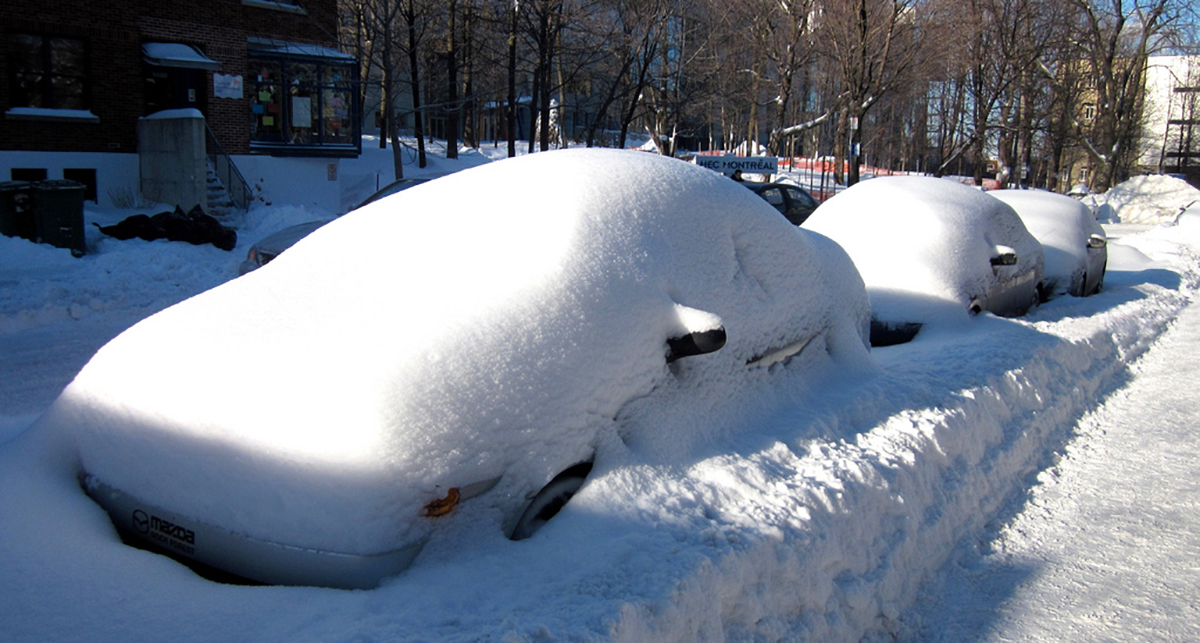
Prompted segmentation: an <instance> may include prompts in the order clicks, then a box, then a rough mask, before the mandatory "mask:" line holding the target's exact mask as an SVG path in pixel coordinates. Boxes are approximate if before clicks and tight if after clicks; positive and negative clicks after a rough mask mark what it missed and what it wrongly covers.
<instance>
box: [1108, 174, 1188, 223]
mask: <svg viewBox="0 0 1200 643" xmlns="http://www.w3.org/2000/svg"><path fill="white" fill-rule="evenodd" d="M1198 201H1200V190H1197V189H1196V188H1194V187H1192V186H1191V184H1189V183H1188V182H1187V181H1184V180H1183V179H1177V178H1175V177H1173V176H1167V175H1165V174H1147V175H1145V176H1135V177H1133V178H1132V179H1129V180H1128V181H1125V182H1124V183H1121V184H1119V185H1116V186H1113V187H1112V188H1111V189H1110V190H1109V191H1108V192H1105V193H1104V194H1101V195H1097V196H1092V197H1088V202H1089V203H1090V204H1091V205H1092V207H1093V209H1095V210H1096V211H1097V212H1098V213H1100V217H1099V218H1100V220H1101V221H1109V222H1113V223H1116V222H1121V223H1151V224H1153V223H1167V222H1171V221H1174V220H1175V217H1177V216H1179V213H1180V212H1182V211H1183V210H1185V209H1187V208H1188V207H1189V206H1191V205H1193V204H1195V203H1196V202H1198Z"/></svg>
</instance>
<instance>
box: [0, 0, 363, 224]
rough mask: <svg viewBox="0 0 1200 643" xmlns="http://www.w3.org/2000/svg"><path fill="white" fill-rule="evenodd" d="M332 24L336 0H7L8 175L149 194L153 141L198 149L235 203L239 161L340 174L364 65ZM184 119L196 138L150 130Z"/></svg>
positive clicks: (352, 140)
mask: <svg viewBox="0 0 1200 643" xmlns="http://www.w3.org/2000/svg"><path fill="white" fill-rule="evenodd" d="M336 33H337V0H173V1H171V2H160V1H157V0H121V1H116V0H92V1H89V2H84V1H82V0H10V1H9V2H7V3H6V5H5V9H4V20H3V22H2V23H0V37H2V38H3V40H4V42H3V44H2V45H0V76H3V77H4V81H3V82H0V181H7V180H31V179H43V178H47V179H58V178H68V179H75V180H79V181H82V182H84V183H85V184H87V185H88V190H89V196H90V197H91V198H93V199H96V200H97V201H100V202H105V203H111V202H113V201H114V200H121V199H118V198H117V197H118V196H119V195H122V194H123V195H125V196H126V197H128V196H129V192H131V191H132V192H141V193H144V192H145V191H146V190H147V189H148V185H149V184H148V183H147V181H148V178H147V176H146V175H147V173H149V174H151V177H150V178H149V181H150V183H154V182H155V181H158V183H157V184H156V185H158V187H162V186H164V185H167V183H169V182H170V181H169V180H168V179H173V178H174V177H163V176H158V177H156V176H154V174H155V172H156V171H158V172H160V173H161V171H162V170H161V168H160V167H159V165H158V164H157V162H155V163H149V164H148V163H147V159H146V158H145V157H146V153H147V151H148V150H147V149H146V148H147V146H148V145H158V147H160V148H161V147H163V146H164V145H165V146H166V147H172V146H174V145H176V144H179V145H184V144H186V145H191V146H193V147H195V146H197V145H198V146H200V147H202V148H203V149H201V150H195V149H192V150H186V151H183V152H181V153H183V155H184V156H187V154H191V153H195V152H199V155H200V156H201V157H203V156H206V157H207V158H208V160H209V162H210V164H211V166H210V171H211V170H216V174H218V175H219V177H218V178H219V180H220V181H222V182H225V183H226V185H225V186H224V187H225V188H227V190H228V191H229V192H230V193H233V194H232V196H234V198H235V200H238V199H241V200H243V201H244V200H245V198H246V197H247V195H246V194H241V193H239V190H241V191H243V192H244V191H245V188H244V187H243V188H237V187H235V186H233V185H229V184H228V183H229V182H231V181H233V182H236V181H237V180H238V179H237V178H236V177H234V176H233V175H234V174H236V172H231V171H230V170H229V168H228V165H229V159H230V158H241V159H246V158H248V157H253V156H255V155H260V156H276V157H277V156H290V157H300V158H310V159H334V162H333V164H332V165H331V164H329V163H328V162H325V163H324V164H316V165H317V166H316V167H314V170H313V173H314V175H320V176H321V177H322V178H324V176H325V175H328V176H329V177H331V179H330V180H332V178H333V177H336V175H337V171H336V170H337V168H336V159H338V158H347V157H356V156H357V155H358V154H359V152H360V146H361V131H362V123H361V110H360V109H359V106H358V104H357V103H358V91H357V88H358V73H359V72H358V64H357V62H356V61H355V59H354V57H353V56H350V55H347V54H344V53H341V52H339V51H338V49H337V40H336ZM176 110H178V111H176ZM151 114H157V116H156V118H155V119H144V118H143V117H146V116H149V115H151ZM200 116H202V117H203V118H202V119H200V118H198V117H200ZM176 117H177V118H178V119H179V120H180V122H182V123H183V124H184V125H185V126H187V127H186V128H185V129H187V131H188V132H191V131H192V130H195V131H196V132H199V134H198V135H197V136H198V137H199V139H200V140H199V142H198V143H197V142H196V141H194V140H190V139H189V140H187V141H185V140H184V139H185V138H187V137H175V136H174V135H172V136H171V137H168V138H167V139H166V140H165V141H164V140H163V139H162V137H161V136H159V137H158V138H157V139H155V137H154V136H153V135H148V134H147V132H151V134H153V132H154V131H155V128H157V127H158V125H157V124H156V122H157V121H160V120H162V121H170V120H172V119H174V118H176ZM172 131H174V130H172ZM156 140H157V143H156V142H155V141H156ZM153 151H154V152H155V153H157V154H159V156H157V157H155V158H162V156H161V155H162V154H164V153H171V152H174V151H178V150H164V149H156V150H153ZM139 156H141V157H143V158H140V159H139ZM187 162H188V161H187V160H186V159H184V164H185V165H186V163H187ZM239 163H241V164H245V161H241V162H239V161H235V162H234V165H237V164H239ZM213 166H215V167H213ZM171 171H172V172H176V173H177V168H175V166H172V169H171ZM209 180H210V181H211V172H210V179H209ZM301 180H302V179H301ZM163 194H166V193H163ZM153 196H154V197H155V198H158V197H160V196H161V195H160V194H155V195H153ZM160 200H161V199H160ZM239 205H242V206H243V207H244V203H242V204H239Z"/></svg>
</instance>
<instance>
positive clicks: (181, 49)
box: [142, 42, 221, 71]
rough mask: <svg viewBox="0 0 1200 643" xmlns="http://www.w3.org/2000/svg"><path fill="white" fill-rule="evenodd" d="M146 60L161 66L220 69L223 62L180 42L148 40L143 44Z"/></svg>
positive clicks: (143, 53)
mask: <svg viewBox="0 0 1200 643" xmlns="http://www.w3.org/2000/svg"><path fill="white" fill-rule="evenodd" d="M142 56H143V57H145V59H146V62H148V63H150V64H151V65H157V66H159V67H182V68H184V69H208V70H210V71H218V70H220V69H221V63H219V62H217V61H215V60H213V59H212V58H209V57H208V56H205V55H204V54H202V53H200V50H199V49H196V48H195V47H193V46H191V45H185V44H183V43H179V42H147V43H143V44H142Z"/></svg>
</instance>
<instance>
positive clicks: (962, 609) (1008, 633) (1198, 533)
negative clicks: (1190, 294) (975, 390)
mask: <svg viewBox="0 0 1200 643" xmlns="http://www.w3.org/2000/svg"><path fill="white" fill-rule="evenodd" d="M1133 371H1134V379H1133V382H1132V383H1131V384H1130V385H1129V386H1128V387H1126V388H1124V389H1122V390H1120V391H1118V392H1117V393H1116V394H1114V395H1113V396H1112V397H1111V398H1110V399H1108V400H1107V401H1106V402H1105V403H1104V404H1103V405H1102V406H1100V407H1099V408H1098V409H1097V410H1096V411H1095V412H1093V413H1091V414H1089V415H1088V416H1086V417H1084V418H1083V419H1082V420H1081V421H1080V423H1079V429H1078V435H1077V437H1076V438H1075V439H1074V440H1073V441H1072V443H1071V445H1070V446H1069V448H1068V449H1067V450H1066V454H1065V457H1064V458H1063V459H1062V460H1061V461H1060V462H1059V463H1058V465H1057V466H1055V467H1054V468H1052V469H1049V470H1047V471H1045V472H1043V473H1042V474H1041V475H1040V477H1039V480H1040V482H1041V484H1040V485H1039V486H1038V487H1036V488H1035V489H1034V490H1033V493H1032V497H1031V500H1030V502H1028V503H1027V504H1026V505H1025V507H1024V508H1023V510H1022V511H1021V513H1020V514H1019V515H1018V516H1016V517H1015V519H1014V520H1012V521H1011V522H1010V523H1009V524H1008V526H1007V527H1005V528H1004V529H1003V530H1001V532H1000V533H999V534H998V535H997V536H996V538H995V539H994V540H993V541H992V542H991V543H989V544H988V545H987V546H986V549H985V550H984V551H979V550H969V551H966V552H964V553H963V554H962V555H961V557H959V558H958V559H957V560H955V561H952V562H951V563H950V564H949V565H947V567H946V568H945V569H944V570H943V577H942V579H941V583H940V585H939V587H937V589H936V591H934V592H931V593H930V595H928V596H926V597H925V598H924V599H923V601H922V602H923V603H924V607H923V609H922V610H921V612H920V615H919V616H918V617H916V618H915V619H914V620H917V621H920V624H919V625H918V628H920V629H921V631H922V633H921V634H920V635H919V636H916V637H914V640H919V641H928V642H931V643H932V642H940V641H946V642H951V641H954V642H958V641H980V642H984V641H1006V642H1007V641H1089V642H1091V641H1191V640H1195V636H1196V631H1195V627H1196V623H1197V622H1200V562H1198V561H1197V555H1198V554H1200V432H1198V431H1197V428H1198V427H1200V400H1198V399H1197V397H1196V396H1195V393H1194V392H1195V391H1196V390H1197V389H1200V307H1197V306H1196V305H1191V306H1189V307H1188V308H1187V309H1185V310H1184V311H1183V312H1182V313H1181V314H1180V316H1179V318H1178V320H1177V321H1176V323H1175V325H1174V327H1173V328H1172V329H1171V330H1170V331H1168V332H1167V334H1166V335H1164V337H1163V338H1162V339H1161V340H1160V341H1159V342H1158V343H1157V344H1155V345H1154V347H1152V348H1151V349H1150V351H1149V352H1148V353H1147V354H1146V356H1145V357H1144V358H1143V359H1142V360H1141V361H1140V362H1139V363H1137V364H1136V365H1134V367H1133Z"/></svg>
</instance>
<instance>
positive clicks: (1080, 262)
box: [988, 190, 1108, 294]
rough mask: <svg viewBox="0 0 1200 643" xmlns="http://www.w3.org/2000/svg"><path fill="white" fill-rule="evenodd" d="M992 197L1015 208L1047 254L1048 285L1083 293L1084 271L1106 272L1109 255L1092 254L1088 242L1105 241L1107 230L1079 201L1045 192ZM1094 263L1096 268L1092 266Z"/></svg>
mask: <svg viewBox="0 0 1200 643" xmlns="http://www.w3.org/2000/svg"><path fill="white" fill-rule="evenodd" d="M988 194H989V195H991V196H993V197H995V198H997V199H1000V200H1001V201H1003V202H1005V203H1007V204H1009V205H1010V206H1012V208H1013V210H1015V211H1016V212H1017V214H1018V215H1019V216H1020V217H1021V221H1022V222H1024V224H1025V227H1026V228H1027V229H1028V230H1029V232H1030V233H1031V234H1033V236H1034V237H1035V238H1036V239H1037V240H1038V242H1040V243H1041V244H1042V249H1043V250H1044V251H1045V255H1046V283H1047V286H1048V287H1049V288H1052V289H1053V290H1055V291H1056V292H1059V293H1062V292H1068V291H1080V292H1078V294H1084V293H1083V292H1081V291H1082V290H1083V288H1082V286H1079V288H1076V286H1077V285H1078V284H1077V282H1078V281H1079V280H1080V279H1081V278H1082V276H1083V273H1084V272H1085V271H1088V270H1091V271H1093V274H1092V277H1099V273H1097V272H1095V271H1097V270H1099V271H1100V272H1103V270H1104V265H1105V262H1106V261H1105V260H1106V259H1107V257H1108V252H1107V251H1106V250H1104V249H1103V248H1102V247H1100V248H1094V249H1092V250H1090V251H1089V249H1088V240H1089V239H1090V238H1091V237H1093V236H1096V237H1099V238H1101V239H1105V238H1106V237H1105V234H1104V227H1103V226H1101V225H1100V222H1099V221H1097V220H1096V217H1095V216H1093V215H1092V211H1091V209H1090V208H1088V207H1087V206H1086V205H1084V204H1083V203H1081V202H1080V201H1079V200H1078V199H1072V198H1071V197H1069V196H1064V195H1062V194H1054V193H1053V192H1045V191H1042V190H995V191H993V192H989V193H988ZM1093 264H1094V265H1093Z"/></svg>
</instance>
